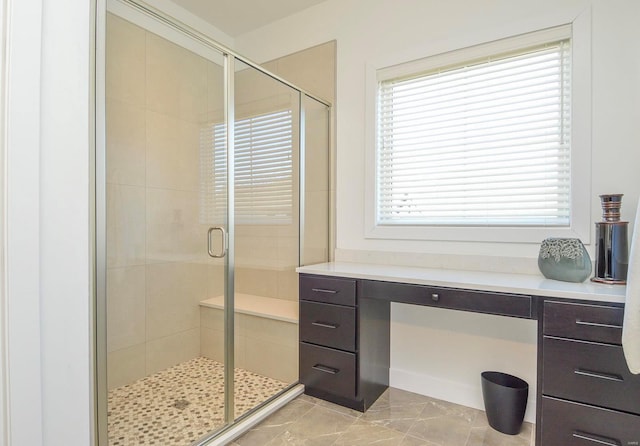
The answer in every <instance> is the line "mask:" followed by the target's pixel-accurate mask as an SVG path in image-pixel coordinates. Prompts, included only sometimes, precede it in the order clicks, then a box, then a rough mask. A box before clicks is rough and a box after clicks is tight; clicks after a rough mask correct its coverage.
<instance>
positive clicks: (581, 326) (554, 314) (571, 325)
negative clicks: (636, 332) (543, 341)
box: [543, 301, 624, 345]
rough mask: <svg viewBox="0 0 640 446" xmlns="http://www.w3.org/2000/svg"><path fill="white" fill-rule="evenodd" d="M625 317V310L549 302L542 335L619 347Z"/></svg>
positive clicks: (545, 312)
mask: <svg viewBox="0 0 640 446" xmlns="http://www.w3.org/2000/svg"><path fill="white" fill-rule="evenodd" d="M623 316H624V309H623V308H622V307H611V306H599V305H587V304H574V303H568V302H550V301H546V302H545V303H544V325H543V333H544V334H545V335H552V336H561V337H566V338H573V339H584V340H585V341H595V342H605V343H607V344H618V345H620V343H621V340H622V320H623Z"/></svg>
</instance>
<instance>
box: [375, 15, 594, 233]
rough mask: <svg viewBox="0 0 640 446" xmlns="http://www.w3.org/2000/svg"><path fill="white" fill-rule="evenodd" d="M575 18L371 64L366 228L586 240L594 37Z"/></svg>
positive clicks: (583, 23)
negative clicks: (396, 61)
mask: <svg viewBox="0 0 640 446" xmlns="http://www.w3.org/2000/svg"><path fill="white" fill-rule="evenodd" d="M576 21H578V19H576ZM576 23H577V22H574V23H573V24H571V25H563V26H559V27H554V28H548V29H545V30H542V31H537V32H532V33H527V34H522V35H519V36H515V37H511V38H506V39H501V40H497V41H493V42H489V43H485V44H481V45H476V46H472V47H467V48H463V49H457V50H453V51H445V52H442V53H440V54H437V55H434V56H429V57H426V58H423V59H418V60H415V61H412V62H406V63H401V64H398V65H392V66H388V67H381V68H379V67H372V66H370V68H369V71H368V72H369V79H370V80H369V82H370V83H369V84H368V85H370V87H368V88H369V90H368V91H369V94H370V96H369V97H375V98H376V102H375V106H370V109H369V110H370V115H369V116H370V118H369V119H370V121H369V122H370V123H371V125H372V127H370V135H372V136H373V135H375V138H374V139H371V140H370V142H371V147H372V149H371V152H370V155H369V162H368V164H367V166H368V167H367V172H368V173H367V178H368V181H370V183H369V184H372V185H374V186H375V187H374V189H373V190H374V191H375V194H373V193H372V194H371V196H369V197H368V198H367V205H366V206H367V218H366V222H365V223H366V233H367V236H368V237H374V238H389V239H416V240H460V241H463V240H477V241H512V242H537V243H539V241H540V240H542V239H543V238H545V237H548V236H565V237H569V236H572V237H581V238H583V240H585V239H587V240H588V238H589V233H588V231H589V195H588V194H589V186H588V184H589V159H590V137H589V119H590V118H589V113H590V91H589V90H590V76H589V72H590V69H589V65H590V52H589V47H590V42H589V39H588V38H585V36H588V35H589V31H588V28H587V26H588V23H586V20H583V21H581V22H580V23H578V26H577V27H576ZM576 28H577V31H578V32H577V33H576ZM576 35H578V36H579V38H578V39H576ZM576 43H577V45H576ZM574 74H576V75H574ZM576 99H577V100H576ZM576 143H577V144H576ZM480 229H481V230H480Z"/></svg>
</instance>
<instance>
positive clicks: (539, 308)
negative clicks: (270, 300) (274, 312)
mask: <svg viewBox="0 0 640 446" xmlns="http://www.w3.org/2000/svg"><path fill="white" fill-rule="evenodd" d="M299 285H300V382H301V383H302V384H304V385H305V393H307V394H309V395H312V396H315V397H318V398H321V399H325V400H328V401H331V402H334V403H337V404H340V405H343V406H346V407H350V408H353V409H356V410H359V411H366V410H367V408H369V407H370V406H371V404H373V403H374V402H375V400H376V399H377V398H378V397H379V396H380V394H381V393H382V392H384V390H385V389H386V388H387V387H388V385H389V366H390V361H389V358H390V356H389V346H390V342H389V341H390V340H389V335H390V333H389V332H390V324H389V315H390V303H391V302H398V303H406V304H414V305H427V306H435V307H440V308H447V309H453V310H462V311H471V312H479V313H488V314H496V315H502V316H509V317H518V318H526V319H537V321H538V370H537V379H538V386H537V389H538V391H537V395H531V396H530V397H535V398H536V399H537V414H536V445H537V446H560V445H562V446H586V445H605V446H607V445H608V446H615V445H618V446H628V445H638V444H640V443H639V442H640V376H636V375H632V374H631V373H630V372H629V370H628V369H627V366H626V362H625V359H624V356H623V353H622V347H621V345H620V344H621V332H622V330H621V327H622V317H623V309H624V307H623V304H621V303H609V302H597V301H595V302H594V301H589V302H585V301H581V300H575V299H565V298H562V299H558V298H553V297H542V296H533V295H524V294H512V293H502V292H490V291H479V290H472V289H458V288H449V287H439V286H429V285H419V284H412V283H402V282H391V281H382V280H371V279H359V278H345V277H331V276H324V275H312V274H301V275H300V282H299Z"/></svg>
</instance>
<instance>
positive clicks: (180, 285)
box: [106, 14, 223, 388]
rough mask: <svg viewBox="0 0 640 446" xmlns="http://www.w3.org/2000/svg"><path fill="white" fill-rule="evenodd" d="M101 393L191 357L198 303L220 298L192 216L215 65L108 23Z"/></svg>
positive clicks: (215, 101) (216, 103)
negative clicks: (104, 377) (104, 380)
mask: <svg viewBox="0 0 640 446" xmlns="http://www.w3.org/2000/svg"><path fill="white" fill-rule="evenodd" d="M106 96H107V172H106V177H107V308H108V314H107V350H108V358H107V363H108V386H109V388H113V387H117V386H121V385H124V384H128V383H131V382H133V381H135V380H136V379H139V378H142V377H144V376H146V375H148V374H150V373H154V372H157V371H159V370H162V369H164V368H167V367H170V366H172V365H174V364H176V363H178V362H182V361H186V360H189V359H191V358H193V357H195V356H198V355H199V354H200V313H199V306H198V303H199V302H200V301H201V300H203V299H206V297H207V296H210V295H216V294H221V293H222V286H223V285H222V284H223V282H222V280H221V277H222V273H223V269H222V266H221V264H220V263H218V264H216V263H215V262H213V261H212V259H210V258H209V257H208V256H207V254H206V231H207V228H208V227H209V223H212V222H207V221H203V219H202V217H201V215H200V209H201V196H200V156H201V154H200V137H201V129H202V128H203V126H205V125H210V123H211V122H212V121H211V119H213V117H214V115H216V114H219V111H220V110H221V103H222V69H221V68H220V67H218V66H216V65H214V64H213V63H211V62H209V61H207V60H205V59H203V58H202V57H199V56H197V55H195V54H193V53H191V52H189V51H187V50H184V49H182V48H180V47H178V46H176V45H174V44H173V43H170V42H169V41H167V40H164V39H162V38H160V37H158V36H156V35H154V34H151V33H149V32H147V31H145V30H143V29H141V28H139V27H137V26H135V25H133V24H131V23H129V22H127V21H125V20H123V19H121V18H119V17H117V16H114V15H111V14H109V15H108V18H107V79H106Z"/></svg>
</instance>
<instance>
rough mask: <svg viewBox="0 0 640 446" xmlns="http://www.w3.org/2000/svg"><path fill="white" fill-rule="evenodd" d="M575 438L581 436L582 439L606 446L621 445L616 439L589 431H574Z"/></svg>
mask: <svg viewBox="0 0 640 446" xmlns="http://www.w3.org/2000/svg"><path fill="white" fill-rule="evenodd" d="M573 437H574V438H579V439H580V440H587V441H591V442H593V443H597V444H604V445H606V446H621V444H620V442H619V441H618V440H614V439H611V438H607V437H601V436H600V435H594V434H589V433H587V432H581V431H574V432H573Z"/></svg>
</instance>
